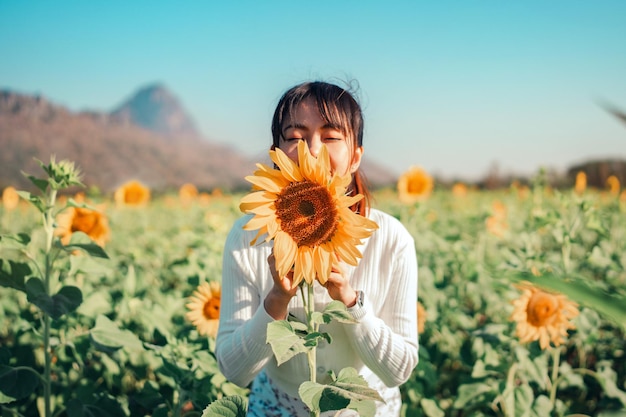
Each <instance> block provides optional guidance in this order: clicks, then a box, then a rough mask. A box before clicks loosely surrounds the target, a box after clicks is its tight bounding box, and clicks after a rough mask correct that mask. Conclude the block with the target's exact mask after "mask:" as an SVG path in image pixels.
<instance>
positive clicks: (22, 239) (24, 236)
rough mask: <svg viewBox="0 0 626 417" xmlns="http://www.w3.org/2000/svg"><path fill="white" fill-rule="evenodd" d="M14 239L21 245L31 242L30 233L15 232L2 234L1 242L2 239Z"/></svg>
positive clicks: (0, 236)
mask: <svg viewBox="0 0 626 417" xmlns="http://www.w3.org/2000/svg"><path fill="white" fill-rule="evenodd" d="M3 240H4V241H5V242H7V241H14V242H17V244H18V245H19V247H24V246H26V245H28V244H29V243H30V236H29V235H28V233H15V234H6V235H0V242H2V241H3Z"/></svg>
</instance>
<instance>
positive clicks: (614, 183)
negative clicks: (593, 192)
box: [606, 175, 620, 195]
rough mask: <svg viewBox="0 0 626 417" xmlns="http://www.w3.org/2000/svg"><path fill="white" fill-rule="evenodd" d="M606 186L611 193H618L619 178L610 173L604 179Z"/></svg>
mask: <svg viewBox="0 0 626 417" xmlns="http://www.w3.org/2000/svg"><path fill="white" fill-rule="evenodd" d="M606 186H607V187H608V189H609V192H610V193H611V194H613V195H618V194H619V189H620V184H619V179H618V178H617V177H616V176H615V175H611V176H610V177H609V178H607V179H606Z"/></svg>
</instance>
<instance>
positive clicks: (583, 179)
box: [574, 171, 587, 195]
mask: <svg viewBox="0 0 626 417" xmlns="http://www.w3.org/2000/svg"><path fill="white" fill-rule="evenodd" d="M585 188H587V174H585V172H584V171H578V173H577V174H576V184H575V185H574V191H575V192H576V194H579V195H580V194H582V193H584V192H585Z"/></svg>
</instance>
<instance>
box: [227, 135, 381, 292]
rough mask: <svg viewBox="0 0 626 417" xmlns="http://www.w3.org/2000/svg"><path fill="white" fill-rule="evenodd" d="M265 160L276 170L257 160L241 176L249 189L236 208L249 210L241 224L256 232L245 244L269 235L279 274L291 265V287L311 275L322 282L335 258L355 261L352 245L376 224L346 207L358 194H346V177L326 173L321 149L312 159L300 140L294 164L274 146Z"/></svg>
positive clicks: (326, 163) (326, 161)
mask: <svg viewBox="0 0 626 417" xmlns="http://www.w3.org/2000/svg"><path fill="white" fill-rule="evenodd" d="M270 158H271V159H272V161H273V162H274V164H276V166H277V167H278V168H279V169H274V168H270V167H269V166H267V165H264V164H257V167H258V168H259V169H258V170H257V171H255V172H254V175H251V176H247V177H246V180H247V181H249V182H250V183H252V184H253V192H251V193H250V194H248V195H246V196H244V197H243V199H242V200H241V204H240V206H239V207H240V209H241V211H243V212H244V213H249V214H254V217H252V218H251V219H250V220H249V221H248V223H246V225H245V226H244V227H243V228H244V229H245V230H258V233H257V235H256V237H255V238H254V240H253V241H252V242H251V244H254V243H255V242H256V241H257V240H258V239H259V238H260V237H261V236H264V235H265V236H266V237H265V241H266V242H267V241H270V240H272V239H273V240H274V256H275V257H276V269H277V272H278V273H279V275H280V276H285V275H287V273H288V272H289V271H290V270H291V268H292V267H293V269H294V276H293V279H294V284H296V285H297V284H299V283H300V282H302V280H305V281H306V282H307V283H308V284H312V283H313V281H314V280H315V279H316V278H317V280H319V281H320V283H322V284H324V283H325V282H326V280H327V279H328V276H329V275H330V271H331V269H332V267H333V265H338V263H339V260H340V259H341V260H342V261H344V262H346V263H348V264H350V265H356V264H357V262H358V259H359V258H361V253H360V252H359V250H358V248H357V246H358V245H360V244H361V240H362V239H365V238H367V237H368V236H370V235H371V234H372V232H373V231H374V229H377V228H378V226H377V225H376V223H375V222H373V221H371V220H369V219H367V218H365V217H364V216H361V215H359V214H356V213H354V212H353V211H352V210H351V209H350V207H351V206H352V205H354V204H355V203H356V202H358V201H359V200H361V199H362V198H363V196H362V195H360V194H358V195H356V196H352V197H350V196H347V195H346V188H347V187H348V186H349V185H350V183H351V181H352V179H351V175H350V174H347V175H345V176H339V175H336V174H331V170H330V158H329V155H328V150H327V149H326V147H325V146H322V149H321V150H320V153H319V156H318V158H317V159H316V158H315V157H313V156H312V155H311V153H310V152H309V148H308V146H307V145H306V142H304V141H300V142H299V143H298V161H299V163H296V162H294V161H292V160H291V159H289V157H288V156H287V155H286V154H285V153H284V152H283V151H282V150H280V149H276V150H273V151H270Z"/></svg>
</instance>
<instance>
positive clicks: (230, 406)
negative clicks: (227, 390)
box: [202, 395, 248, 417]
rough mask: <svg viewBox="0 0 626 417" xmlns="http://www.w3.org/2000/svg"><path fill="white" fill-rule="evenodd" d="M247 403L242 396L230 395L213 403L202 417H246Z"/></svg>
mask: <svg viewBox="0 0 626 417" xmlns="http://www.w3.org/2000/svg"><path fill="white" fill-rule="evenodd" d="M247 409H248V405H247V401H246V399H245V398H244V397H242V396H241V395H229V396H228V397H224V398H220V399H219V400H216V401H213V402H212V403H211V404H209V406H208V407H207V408H205V409H204V411H203V412H202V417H245V416H246V412H247Z"/></svg>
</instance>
